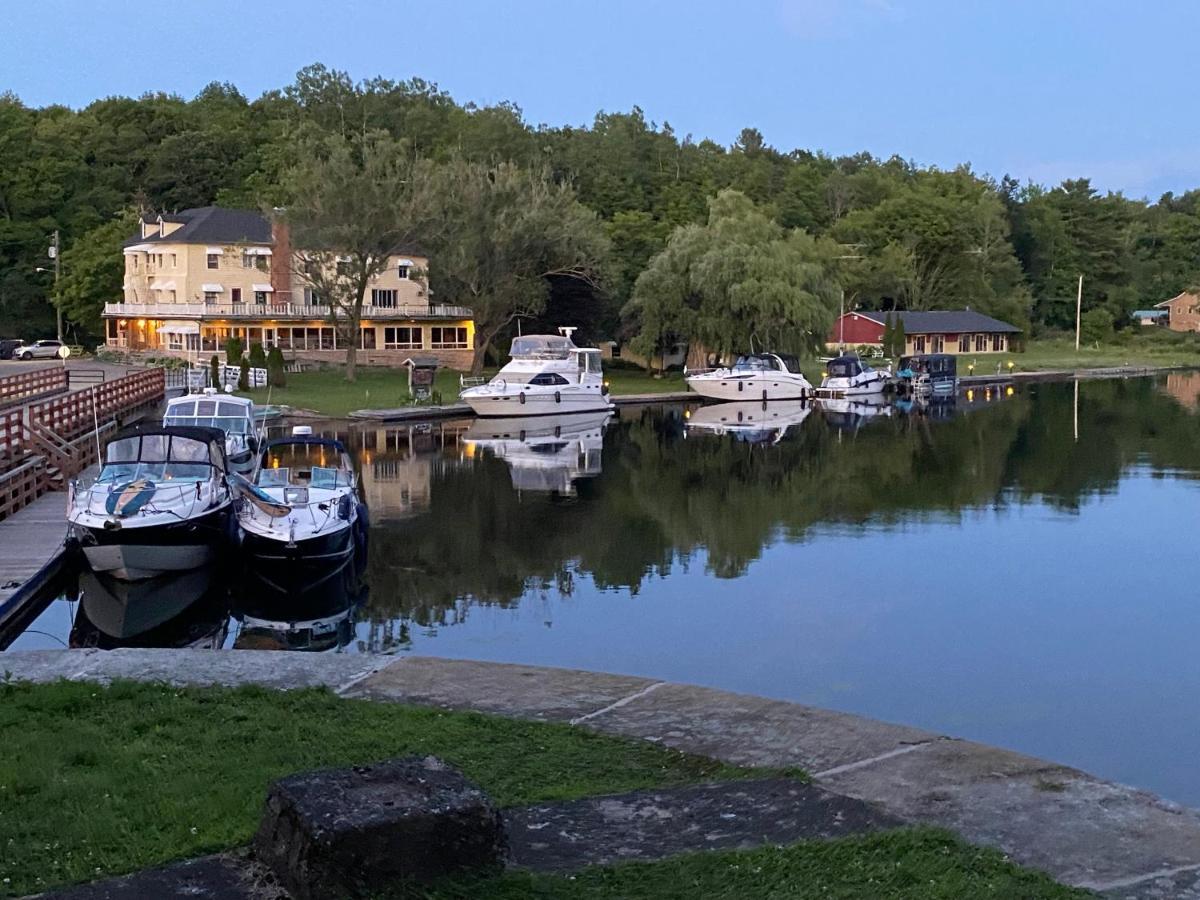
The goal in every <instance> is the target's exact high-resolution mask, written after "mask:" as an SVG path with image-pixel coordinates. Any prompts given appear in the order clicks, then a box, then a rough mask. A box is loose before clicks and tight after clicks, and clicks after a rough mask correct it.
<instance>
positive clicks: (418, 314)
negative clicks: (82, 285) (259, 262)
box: [104, 303, 473, 321]
mask: <svg viewBox="0 0 1200 900" xmlns="http://www.w3.org/2000/svg"><path fill="white" fill-rule="evenodd" d="M329 312H330V310H329V307H328V306H309V305H305V304H301V303H105V304H104V315H105V316H106V317H109V318H113V317H123V318H128V319H193V320H196V319H199V320H201V321H217V320H222V319H271V320H275V319H278V320H280V321H283V320H289V321H290V320H302V319H307V320H310V321H311V320H317V319H328V318H329ZM472 315H473V313H472V311H471V310H470V309H469V308H468V307H465V306H370V305H365V306H363V308H362V318H363V321H367V320H371V319H459V320H461V319H470V318H471V317H472Z"/></svg>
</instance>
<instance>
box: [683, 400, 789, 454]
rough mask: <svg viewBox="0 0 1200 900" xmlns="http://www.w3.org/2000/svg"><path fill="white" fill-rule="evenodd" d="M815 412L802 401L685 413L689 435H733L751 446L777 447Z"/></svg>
mask: <svg viewBox="0 0 1200 900" xmlns="http://www.w3.org/2000/svg"><path fill="white" fill-rule="evenodd" d="M811 412H812V406H811V404H809V403H807V402H805V401H802V400H784V401H781V402H779V403H774V402H772V403H763V402H762V401H761V400H757V401H754V402H749V401H746V402H742V403H715V404H713V405H711V406H701V407H700V408H699V409H694V410H691V411H690V412H687V413H685V416H686V417H687V426H686V427H687V431H688V432H689V433H690V432H693V431H704V432H709V433H711V434H720V435H726V434H727V435H732V436H733V437H734V438H736V439H737V440H739V441H745V442H746V443H750V444H766V443H771V444H777V443H779V442H780V441H781V440H783V436H784V435H785V434H787V432H788V429H790V428H793V427H795V426H798V425H800V424H801V423H802V422H803V421H804V420H805V419H807V418H808V416H809V414H810V413H811Z"/></svg>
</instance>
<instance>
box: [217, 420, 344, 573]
mask: <svg viewBox="0 0 1200 900" xmlns="http://www.w3.org/2000/svg"><path fill="white" fill-rule="evenodd" d="M230 482H231V485H232V487H233V490H234V492H235V493H236V494H237V496H238V503H237V522H238V525H239V526H240V527H241V541H242V548H243V549H244V550H245V552H246V555H247V557H248V559H249V560H250V561H252V562H255V563H264V562H265V563H269V562H288V563H291V562H294V561H296V560H303V561H306V562H312V563H321V564H325V563H341V562H345V561H348V560H349V559H350V558H351V557H352V556H353V554H354V550H355V547H356V546H357V544H358V542H359V541H360V540H362V539H364V538H365V534H366V524H367V522H366V507H365V506H363V504H362V503H361V501H360V500H359V499H358V477H357V475H356V474H355V472H354V466H353V465H352V463H351V461H350V456H349V454H348V453H347V452H346V448H345V446H343V444H342V442H341V441H339V440H337V439H335V438H326V437H319V436H314V435H313V434H312V430H311V429H310V428H307V427H306V426H301V427H298V428H297V429H296V430H295V433H293V434H292V436H290V437H283V438H275V439H273V440H269V441H267V442H266V443H265V444H264V445H263V448H262V458H261V460H260V464H259V467H258V470H257V474H256V475H255V477H254V480H253V481H250V480H249V479H247V478H244V477H242V476H240V475H233V476H231V477H230Z"/></svg>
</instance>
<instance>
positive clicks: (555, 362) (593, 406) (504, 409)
mask: <svg viewBox="0 0 1200 900" xmlns="http://www.w3.org/2000/svg"><path fill="white" fill-rule="evenodd" d="M559 330H560V331H561V332H563V333H562V334H560V335H554V334H529V335H524V336H523V337H516V338H513V342H512V351H511V356H512V358H511V359H510V360H509V362H508V363H507V364H506V365H505V366H504V368H502V369H501V370H500V371H499V372H498V373H497V374H496V377H495V378H493V379H492V380H491V381H489V382H488V383H487V384H481V385H479V386H477V387H472V388H467V389H466V390H465V391H463V392H462V394H461V398H462V400H463V402H465V403H467V404H468V405H469V406H470V407H471V409H473V410H474V411H475V412H476V414H477V415H480V416H538V415H552V414H558V415H562V414H564V413H577V412H593V411H597V410H609V409H612V407H613V404H612V401H611V400H609V398H608V389H607V388H606V387H605V385H604V374H603V371H602V370H601V365H600V351H599V350H595V349H593V348H590V347H576V346H575V342H574V341H572V340H571V334H572V332H574V330H575V329H574V328H561V329H559Z"/></svg>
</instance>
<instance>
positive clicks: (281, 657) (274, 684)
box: [0, 648, 391, 690]
mask: <svg viewBox="0 0 1200 900" xmlns="http://www.w3.org/2000/svg"><path fill="white" fill-rule="evenodd" d="M389 662H391V660H390V659H389V658H388V657H380V656H368V655H359V654H350V653H334V654H320V653H289V652H287V651H283V650H221V651H214V650H141V649H130V648H122V649H120V650H40V651H29V652H14V653H4V654H0V672H7V673H9V674H10V675H11V677H12V678H15V679H17V680H23V681H54V680H56V679H58V678H68V679H72V680H90V681H111V680H112V679H115V678H129V679H133V680H136V681H162V682H167V683H169V684H200V685H207V684H223V685H241V684H257V685H262V686H263V687H271V688H279V689H288V688H303V687H321V686H324V687H329V688H331V689H333V690H339V689H341V688H343V687H345V686H346V685H348V684H351V683H353V682H354V681H355V680H357V679H359V678H362V677H364V676H366V675H369V674H371V673H372V672H374V671H376V670H377V669H379V668H380V667H381V666H385V665H387V664H388V663H389Z"/></svg>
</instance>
